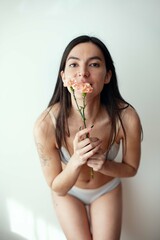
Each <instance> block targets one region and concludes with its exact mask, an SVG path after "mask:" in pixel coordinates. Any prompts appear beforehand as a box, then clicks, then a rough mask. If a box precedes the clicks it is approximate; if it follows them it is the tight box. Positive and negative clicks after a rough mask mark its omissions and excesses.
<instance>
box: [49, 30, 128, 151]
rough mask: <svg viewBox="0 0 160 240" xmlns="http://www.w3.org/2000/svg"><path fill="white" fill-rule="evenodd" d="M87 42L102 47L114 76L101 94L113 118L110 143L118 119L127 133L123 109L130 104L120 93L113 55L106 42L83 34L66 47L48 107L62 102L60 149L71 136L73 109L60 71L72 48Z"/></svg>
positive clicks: (103, 103)
mask: <svg viewBox="0 0 160 240" xmlns="http://www.w3.org/2000/svg"><path fill="white" fill-rule="evenodd" d="M85 42H91V43H93V44H95V45H96V46H97V47H99V48H100V49H101V51H102V53H103V55H104V58H105V64H106V69H107V71H109V70H111V72H112V77H111V80H110V82H109V83H108V84H104V87H103V90H102V92H101V95H100V101H101V104H102V105H104V106H105V107H106V110H107V112H108V114H109V117H110V120H111V134H110V145H111V144H112V143H113V142H114V140H115V136H116V123H117V120H120V122H121V125H122V128H123V130H124V133H125V129H124V127H123V123H122V120H121V111H122V110H123V109H124V108H127V107H128V106H129V103H127V102H126V101H125V100H124V99H123V98H122V96H121V94H120V91H119V88H118V82H117V76H116V71H115V67H114V63H113V60H112V57H111V55H110V53H109V51H108V49H107V47H106V46H105V45H104V43H103V42H102V41H101V40H99V39H98V38H96V37H90V36H87V35H83V36H79V37H77V38H75V39H73V40H72V41H71V42H70V43H69V44H68V46H67V47H66V49H65V51H64V53H63V55H62V59H61V63H60V68H59V72H58V77H57V83H56V86H55V90H54V93H53V96H52V98H51V100H50V102H49V104H48V107H50V108H51V107H52V106H53V105H54V104H56V103H59V104H60V109H59V112H58V116H57V120H56V140H57V144H58V147H59V149H60V147H61V146H62V143H65V144H66V135H68V136H69V134H70V133H69V127H68V122H67V118H68V116H69V113H70V109H71V95H70V93H69V91H68V89H67V88H66V87H64V86H63V81H62V78H61V75H60V73H61V71H64V68H65V64H66V59H67V57H68V54H69V53H70V51H71V50H72V48H73V47H75V46H76V45H77V44H79V43H85Z"/></svg>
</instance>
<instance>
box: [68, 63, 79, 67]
mask: <svg viewBox="0 0 160 240" xmlns="http://www.w3.org/2000/svg"><path fill="white" fill-rule="evenodd" d="M77 66H78V65H77V63H71V64H69V67H72V68H74V67H77Z"/></svg>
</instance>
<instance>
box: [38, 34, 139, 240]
mask: <svg viewBox="0 0 160 240" xmlns="http://www.w3.org/2000/svg"><path fill="white" fill-rule="evenodd" d="M68 79H72V80H73V79H74V80H76V82H78V83H88V84H89V85H90V86H91V88H92V90H93V91H92V92H91V93H87V94H86V106H85V118H86V125H87V127H86V128H84V127H83V121H82V118H81V116H80V114H79V112H78V111H77V105H76V102H75V99H74V96H73V94H72V91H71V89H70V87H69V86H68V87H66V86H67V84H66V82H67V81H68ZM75 96H76V99H77V102H78V104H79V106H82V101H83V99H82V94H81V93H80V92H79V91H76V90H75ZM93 125H94V126H93ZM141 132H142V129H141V123H140V119H139V116H138V114H137V112H136V110H135V109H134V108H133V107H132V106H131V105H130V104H129V103H127V102H126V101H125V100H124V99H123V98H122V96H121V94H120V92H119V89H118V84H117V78H116V72H115V68H114V64H113V61H112V58H111V55H110V53H109V51H108V49H107V48H106V46H105V45H104V44H103V43H102V41H101V40H99V39H97V38H95V37H89V36H80V37H77V38H75V39H73V40H72V41H71V42H70V43H69V44H68V46H67V47H66V49H65V51H64V54H63V56H62V60H61V64H60V69H59V73H58V78H57V83H56V87H55V90H54V93H53V96H52V98H51V100H50V103H49V106H48V108H47V109H46V110H44V112H43V113H42V114H41V115H40V117H39V118H38V119H37V121H36V123H35V127H34V136H35V141H36V145H37V150H38V153H39V157H40V160H41V164H42V170H43V173H44V177H45V179H46V182H47V183H48V185H49V187H50V188H51V190H52V196H53V202H54V206H55V210H56V213H57V216H58V219H59V222H60V224H61V226H62V229H63V231H64V234H65V236H66V238H67V239H68V240H75V239H76V240H91V239H94V240H118V239H120V233H121V218H122V185H121V180H120V179H121V178H124V177H132V176H134V175H135V174H136V173H137V170H138V167H139V162H140V152H141ZM86 136H88V137H86ZM120 144H122V161H121V162H116V161H114V159H115V158H116V156H117V153H118V151H119V146H120ZM86 206H87V207H86Z"/></svg>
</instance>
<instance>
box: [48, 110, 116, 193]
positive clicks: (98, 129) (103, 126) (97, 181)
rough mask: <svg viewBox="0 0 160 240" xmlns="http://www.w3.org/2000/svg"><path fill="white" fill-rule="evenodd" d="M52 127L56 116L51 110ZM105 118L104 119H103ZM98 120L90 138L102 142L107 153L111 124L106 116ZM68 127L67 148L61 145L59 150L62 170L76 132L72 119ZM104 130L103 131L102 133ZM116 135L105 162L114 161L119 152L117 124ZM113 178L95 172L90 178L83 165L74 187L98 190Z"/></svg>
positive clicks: (71, 151) (89, 171) (88, 169)
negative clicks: (95, 138)
mask: <svg viewBox="0 0 160 240" xmlns="http://www.w3.org/2000/svg"><path fill="white" fill-rule="evenodd" d="M49 114H50V116H51V119H52V122H53V125H54V126H55V124H56V116H55V114H54V112H53V111H52V109H51V110H50V112H49ZM104 116H106V118H104ZM104 116H103V117H102V118H101V117H99V119H103V120H102V121H101V120H99V121H96V122H95V125H94V127H93V129H92V131H91V136H90V137H97V138H99V139H101V140H102V150H103V152H104V153H106V156H107V152H108V151H109V138H110V131H111V123H110V121H109V119H108V118H107V114H106V115H105V114H104ZM68 125H69V130H70V137H66V143H67V147H66V146H64V145H62V148H61V150H59V153H60V158H61V165H62V169H64V168H65V167H66V166H67V162H68V161H69V159H70V157H71V156H72V154H73V140H74V137H75V134H76V132H77V131H78V129H77V122H75V121H72V119H70V118H69V119H68ZM104 130H105V131H104ZM116 132H117V134H116V137H115V141H114V143H113V145H112V148H111V149H110V151H109V156H108V158H107V160H108V159H109V158H110V159H109V160H114V158H115V157H116V155H117V154H118V150H119V143H120V136H119V124H117V131H116ZM112 179H113V177H110V176H107V175H104V174H102V173H100V172H95V171H94V177H93V178H92V177H91V168H90V167H88V166H87V164H85V165H83V166H82V168H81V172H80V175H79V177H78V179H77V182H76V184H75V186H77V187H80V188H86V189H87V188H91V189H92V188H98V187H100V186H102V185H103V184H105V183H107V182H109V181H111V180H112Z"/></svg>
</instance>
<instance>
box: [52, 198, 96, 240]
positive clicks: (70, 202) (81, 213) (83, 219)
mask: <svg viewBox="0 0 160 240" xmlns="http://www.w3.org/2000/svg"><path fill="white" fill-rule="evenodd" d="M53 202H54V207H55V211H56V214H57V217H58V219H59V222H60V225H61V227H62V229H63V231H64V234H65V236H66V238H67V240H75V239H76V240H84V239H85V240H91V239H92V238H91V234H90V227H89V222H88V216H87V212H86V208H85V206H84V204H83V203H82V202H81V201H79V200H78V199H76V198H75V197H73V196H71V195H66V196H63V197H61V196H57V195H55V194H53Z"/></svg>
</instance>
